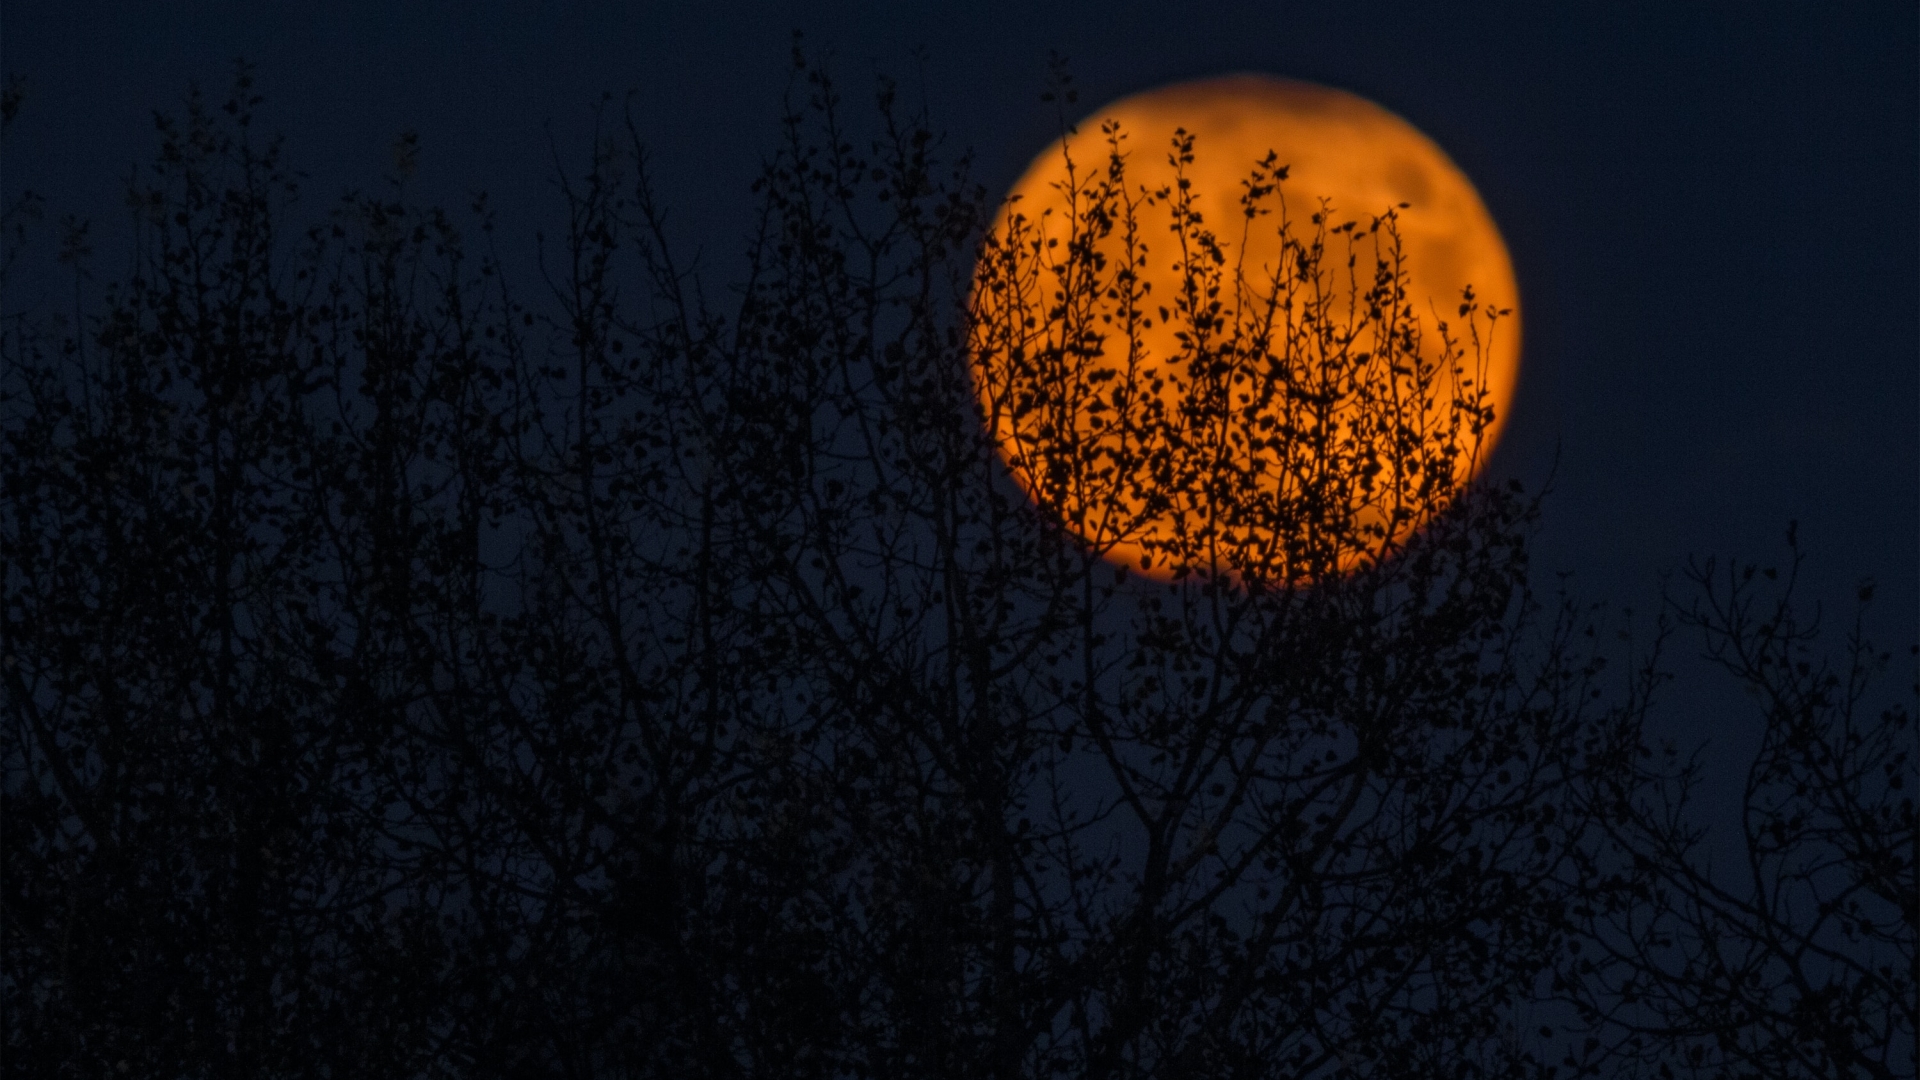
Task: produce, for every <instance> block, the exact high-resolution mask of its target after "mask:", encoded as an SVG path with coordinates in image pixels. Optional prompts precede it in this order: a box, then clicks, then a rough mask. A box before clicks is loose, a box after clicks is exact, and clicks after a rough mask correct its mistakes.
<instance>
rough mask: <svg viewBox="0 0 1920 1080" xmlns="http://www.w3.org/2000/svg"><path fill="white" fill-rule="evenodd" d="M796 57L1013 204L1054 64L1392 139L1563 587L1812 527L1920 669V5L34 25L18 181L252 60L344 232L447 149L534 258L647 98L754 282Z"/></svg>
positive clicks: (525, 9) (1505, 448)
mask: <svg viewBox="0 0 1920 1080" xmlns="http://www.w3.org/2000/svg"><path fill="white" fill-rule="evenodd" d="M796 28H798V29H801V30H803V31H805V33H806V40H807V43H808V46H809V48H810V50H812V51H814V52H815V53H817V54H820V55H824V56H828V57H830V58H831V60H832V65H833V67H834V69H835V70H836V72H837V73H838V75H839V76H840V78H841V81H842V84H843V86H844V87H845V89H846V91H847V95H846V96H847V98H848V99H849V101H850V102H855V103H857V102H859V101H861V100H863V99H864V93H865V90H866V88H867V87H868V86H869V85H870V80H871V76H872V74H873V73H874V72H876V71H882V70H884V71H890V72H892V73H894V74H896V75H897V76H898V77H899V80H900V82H901V84H902V86H903V88H905V89H906V90H907V91H908V92H909V94H910V95H915V96H917V95H920V94H924V96H925V100H926V102H927V104H928V105H929V107H930V109H931V111H932V114H933V118H934V121H935V123H936V125H937V126H940V127H942V128H944V129H945V130H946V131H947V132H949V134H950V139H951V143H952V144H953V145H955V146H971V147H972V148H974V150H975V151H976V153H977V161H978V167H979V175H980V177H981V179H983V180H984V181H985V182H986V183H988V184H989V185H990V186H992V187H994V188H996V189H1004V187H1005V185H1007V184H1008V183H1010V182H1011V181H1012V179H1013V178H1014V176H1015V175H1016V174H1017V173H1018V171H1019V169H1020V168H1021V166H1022V165H1024V163H1025V162H1026V161H1027V159H1028V158H1029V157H1030V156H1031V155H1032V154H1034V153H1035V152H1037V151H1038V150H1039V149H1040V148H1041V147H1042V146H1043V145H1044V143H1045V142H1046V139H1047V137H1048V135H1049V133H1050V131H1051V125H1052V116H1051V113H1050V112H1049V111H1048V107H1047V106H1043V105H1041V104H1040V103H1039V101H1038V94H1039V91H1040V90H1041V89H1042V85H1043V81H1044V78H1045V74H1046V57H1047V54H1048V52H1049V50H1058V51H1059V52H1061V53H1063V54H1065V55H1066V56H1067V57H1069V58H1070V60H1071V64H1072V70H1073V71H1074V73H1075V75H1076V78H1077V81H1078V83H1079V85H1080V87H1081V93H1082V97H1081V106H1082V107H1083V108H1091V107H1093V106H1095V105H1097V104H1099V103H1100V102H1103V101H1106V100H1110V99H1112V98H1114V97H1118V96H1120V95H1122V94H1126V93H1129V92H1133V91H1137V90H1141V89H1145V88H1148V87H1151V86H1155V85H1158V84H1161V83H1165V82H1169V81H1173V80H1178V79H1183V78H1191V77H1197V76H1204V75H1214V74H1221V73H1226V72H1232V71H1263V72H1270V73H1275V74H1280V75H1285V76H1291V77H1296V78H1306V79H1312V80H1316V81H1320V82H1324V83H1328V84H1331V85H1334V86H1338V87H1342V88H1344V89H1348V90H1352V91H1355V92H1357V93H1360V94H1362V95H1364V96H1367V97H1370V98H1372V99H1374V100H1376V101H1378V102H1380V103H1381V104H1383V105H1385V106H1387V107H1388V108H1390V109H1393V110H1394V111H1396V112H1398V113H1400V114H1401V115H1403V116H1405V117H1406V118H1408V119H1409V120H1411V121H1412V122H1413V123H1414V124H1415V125H1416V126H1418V127H1420V128H1421V129H1423V130H1424V131H1426V132H1427V133H1428V134H1429V135H1430V136H1432V137H1433V138H1434V139H1435V140H1436V141H1437V142H1439V143H1440V144H1441V146H1443V147H1444V148H1445V149H1446V150H1447V151H1448V152H1449V153H1450V154H1452V156H1453V157H1454V158H1455V160H1456V161H1458V162H1459V163H1460V165H1461V166H1462V167H1463V168H1464V169H1465V170H1466V171H1467V173H1468V175H1469V176H1471V177H1472V178H1473V179H1474V181H1475V182H1476V183H1477V184H1478V186H1479V187H1480V190H1481V193H1482V196H1483V198H1484V199H1485V201H1486V202H1487V204H1488V206H1489V208H1490V209H1491V210H1492V212H1493V214H1494V217H1495V218H1496V220H1498V222H1499V223H1500V225H1501V227H1502V229H1503V230H1504V232H1505V233H1506V236H1507V239H1508V242H1509V245H1510V247H1511V249H1512V253H1513V256H1514V261H1515V264H1516V270H1517V273H1518V276H1519V280H1520V285H1521V292H1522V297H1523V302H1524V305H1525V315H1526V334H1527V339H1526V343H1525V356H1524V359H1523V370H1522V376H1521V387H1520V391H1519V396H1518V398H1517V400H1516V401H1515V403H1514V407H1513V410H1512V413H1511V421H1510V425H1509V427H1508V432H1507V435H1506V438H1505V440H1504V442H1503V445H1502V448H1501V451H1500V455H1499V458H1498V459H1497V462H1496V468H1497V469H1499V470H1501V471H1502V472H1507V473H1512V474H1516V475H1519V476H1521V477H1523V478H1525V479H1527V480H1528V481H1530V482H1534V483H1538V482H1539V481H1540V480H1541V479H1543V478H1544V477H1545V475H1546V474H1547V471H1548V469H1549V466H1550V464H1551V462H1552V460H1553V457H1554V454H1555V450H1556V448H1558V450H1559V453H1560V459H1559V460H1560V464H1559V471H1558V476H1557V480H1556V493H1555V495H1554V496H1553V498H1552V500H1551V502H1550V503H1549V506H1548V517H1547V521H1546V526H1545V533H1544V536H1543V538H1542V547H1541V549H1540V555H1541V558H1542V559H1543V561H1544V564H1545V566H1546V567H1547V568H1551V569H1566V570H1572V571H1575V572H1576V578H1575V581H1576V582H1577V583H1578V586H1579V588H1580V589H1581V591H1582V592H1584V593H1586V594H1587V595H1589V596H1592V597H1594V598H1606V599H1610V600H1612V601H1614V602H1615V603H1631V604H1636V605H1639V606H1641V607H1643V608H1644V607H1646V606H1648V605H1649V603H1650V601H1651V600H1652V598H1653V597H1654V596H1656V595H1657V590H1658V583H1659V575H1660V573H1661V572H1662V571H1664V570H1670V569H1672V568H1673V567H1675V566H1676V565H1677V564H1678V563H1679V562H1680V561H1681V560H1682V559H1684V558H1685V556H1686V555H1687V554H1688V553H1690V552H1701V553H1705V552H1714V551H1720V552H1731V553H1742V554H1748V555H1752V556H1755V557H1763V558H1771V557H1776V556H1777V555H1778V554H1779V552H1780V550H1781V544H1780V536H1781V533H1782V530H1783V528H1784V526H1785V525H1786V522H1787V520H1788V519H1789V518H1798V519H1799V520H1800V522H1801V536H1802V538H1803V541H1804V543H1805V544H1806V546H1807V547H1808V548H1809V549H1810V550H1811V552H1812V554H1813V558H1814V563H1813V567H1812V569H1813V571H1814V574H1815V578H1816V585H1817V587H1818V590H1819V592H1820V593H1821V595H1822V596H1823V597H1824V598H1825V599H1827V600H1829V601H1830V602H1836V603H1840V602H1843V601H1844V600H1845V599H1846V598H1848V597H1850V596H1851V589H1850V585H1851V583H1852V581H1853V580H1854V579H1855V578H1857V577H1859V576H1862V575H1871V576H1873V577H1875V578H1876V579H1878V580H1879V582H1880V585H1881V588H1880V600H1879V602H1878V604H1877V605H1876V606H1877V608H1878V611H1879V618H1878V624H1879V627H1880V629H1881V632H1882V634H1883V635H1884V636H1886V637H1888V638H1891V639H1893V640H1892V641H1890V642H1889V644H1904V643H1905V642H1907V641H1911V640H1913V639H1914V637H1915V636H1916V634H1915V612H1916V610H1917V609H1920V589H1917V588H1916V585H1917V583H1920V582H1917V579H1920V574H1917V572H1916V564H1917V562H1920V556H1917V553H1916V542H1917V538H1920V363H1917V357H1916V346H1917V344H1920V333H1917V331H1916V319H1917V317H1920V316H1917V311H1920V306H1917V300H1920V272H1917V259H1916V250H1917V240H1916V237H1917V236H1920V229H1917V228H1916V224H1917V223H1916V212H1917V210H1920V181H1917V169H1916V165H1917V154H1920V141H1917V138H1916V132H1920V115H1916V114H1917V113H1920V79H1917V76H1916V56H1920V47H1917V42H1916V21H1915V9H1914V6H1913V4H1911V3H1910V2H1900V3H1879V4H1869V3H1853V4H1818V5H1816V4H1811V3H1809V4H1800V5H1781V4H1765V3H1755V2H1751V0H1747V2H1741V3H1726V4H1709V3H1688V4H1674V3H1671V2H1668V3H1658V4H1641V5H1636V4H1627V3H1618V2H1608V3H1603V4H1581V5H1573V4H1542V3H1538V2H1537V0H1530V2H1526V3H1504V4H1496V3H1481V4H1459V3H1444V2H1433V3H1415V2H1401V3H1379V4H1336V3H1319V4H1312V5H1300V4H1290V3H1282V2H1276V0H1266V2H1261V3H1217V4H1199V5H1184V4H1175V3H1157V4H1130V3H1117V2H1109V3H1100V4H1089V3H1047V4H1039V3H1032V2H1026V3H1018V4H1013V3H998V2H985V0H981V2H970V3H952V4H940V5H932V4H920V5H914V4H907V3H899V2H894V3H858V4H856V3H838V4H828V3H777V4H776V3H762V2H753V3H725V2H712V3H703V4H694V3H686V4H678V5H664V4H656V5H643V4H637V3H630V4H585V3H573V4H559V3H520V4H505V3H497V2H480V3H451V2H421V3H404V4H402V3H396V2H394V0H380V2H359V0H352V2H350V0H327V2H324V3H317V2H313V0H301V2H298V3H292V2H284V0H248V2H244V3H195V2H179V3H167V4H154V3H105V2H100V3H84V4H81V3H71V2H67V0H10V2H9V3H8V4H7V5H6V8H5V13H4V22H3V23H0V63H4V67H5V69H6V71H7V72H9V73H15V74H21V75H25V76H26V77H27V78H28V80H29V84H28V86H29V96H28V99H27V102H26V105H25V109H24V111H23V114H22V116H21V119H20V121H19V123H18V124H17V125H16V128H15V131H14V132H13V133H12V135H11V136H10V138H9V142H8V145H7V147H6V149H5V155H6V156H5V160H4V162H3V163H0V168H3V169H4V173H3V175H0V181H3V182H4V186H5V189H6V191H7V193H9V194H11V193H13V192H16V191H18V190H20V189H21V188H23V187H27V188H32V189H34V190H37V191H40V192H42V193H43V194H45V195H47V196H48V197H49V202H50V204H51V209H52V210H53V211H54V213H55V214H56V215H57V214H58V213H61V212H64V211H69V210H71V211H74V212H77V213H80V214H82V215H86V216H92V217H95V218H99V219H102V223H103V224H106V223H108V222H109V221H110V220H111V219H113V218H114V216H115V215H116V214H117V213H118V207H119V204H120V203H119V198H118V186H117V181H118V178H119V177H121V176H123V175H124V174H125V171H126V168H127V166H128V165H129V164H130V163H131V162H133V161H136V160H140V159H143V158H145V157H147V156H148V155H149V154H150V153H151V150H152V144H153V143H152V127H151V123H150V120H149V117H150V114H151V112H152V110H154V109H155V108H171V107H174V106H176V105H177V103H178V102H179V100H180V98H181V96H182V93H183V91H184V89H185V87H186V85H187V83H188V82H189V81H190V80H197V81H199V82H200V83H202V84H203V85H205V86H207V87H208V88H209V89H210V90H215V91H217V90H221V89H224V88H225V86H226V84H227V81H228V79H229V75H230V70H231V62H232V59H233V58H234V57H235V56H240V55H244V56H246V57H247V58H249V59H251V60H253V61H254V62H255V63H256V64H257V66H258V71H259V77H260V89H261V91H262V92H264V93H265V94H266V95H267V97H268V103H267V105H266V107H265V108H264V109H263V111H262V120H263V122H264V123H265V124H266V125H267V126H269V127H272V128H277V129H279V130H282V131H284V132H286V133H287V134H288V136H289V137H290V144H289V145H290V149H291V152H292V154H293V156H294V158H295V160H296V161H297V162H298V163H299V164H300V165H301V167H303V168H305V169H307V170H308V171H309V172H310V173H311V174H312V177H313V180H312V183H311V185H310V190H311V191H312V192H313V195H314V199H313V207H314V213H315V214H319V213H321V212H323V210H324V204H325V202H326V201H327V199H328V198H329V197H330V196H332V195H334V194H337V193H338V192H339V191H340V190H341V189H342V188H344V187H346V186H348V185H358V186H362V187H373V186H376V185H377V184H378V183H379V177H380V174H381V172H382V171H383V169H384V168H385V167H386V163H387V153H388V150H387V148H388V146H389V144H390V142H391V140H392V138H393V137H394V135H395V134H396V133H397V132H399V131H401V130H403V129H414V130H417V131H418V132H419V133H420V137H421V144H422V160H421V174H420V178H419V180H418V181H417V183H418V184H419V188H417V189H416V191H419V192H422V193H431V194H438V195H441V196H443V197H445V198H446V199H447V200H448V201H449V202H450V203H453V204H455V205H461V204H463V203H464V200H463V199H462V198H461V193H462V192H464V191H466V190H468V189H471V188H480V187H484V188H487V189H489V190H491V191H492V192H493V193H494V194H495V198H496V202H497V203H498V205H499V206H500V208H501V210H502V211H503V223H504V224H505V225H506V226H507V232H508V235H509V237H515V238H517V241H518V242H520V243H521V244H522V250H523V251H526V250H530V249H531V233H532V218H531V217H529V216H528V215H529V214H530V213H532V212H535V211H536V210H543V211H545V212H550V211H551V209H552V204H551V203H550V202H545V201H543V193H544V191H545V185H546V181H547V179H548V177H549V176H550V175H551V172H550V159H549V151H548V147H549V142H548V135H547V131H548V125H549V123H550V124H551V130H552V132H553V133H554V137H555V139H556V141H557V144H558V145H559V147H560V149H561V150H562V152H563V153H575V154H577V152H578V151H580V150H581V148H582V141H581V138H580V135H581V132H582V131H583V130H584V127H585V123H586V120H587V118H588V116H589V112H590V107H591V105H592V103H593V101H594V100H595V99H596V98H597V97H598V96H599V93H600V91H602V90H610V91H613V92H614V93H615V94H617V95H618V94H624V93H626V92H628V91H632V92H634V95H635V96H634V98H633V100H634V102H635V105H636V111H637V114H638V116H639V119H640V123H641V125H642V129H643V132H644V133H645V134H646V136H647V137H648V138H649V140H650V141H651V143H652V146H653V149H654V152H655V161H656V165H657V167H658V173H659V175H658V179H659V186H660V189H661V191H662V193H663V194H664V196H665V197H666V199H667V201H668V202H669V204H670V205H672V206H673V207H674V208H675V210H674V213H675V217H674V224H675V227H676V231H677V234H678V236H679V238H680V239H681V240H682V241H684V242H687V243H690V244H700V245H703V246H704V247H705V248H706V250H707V251H708V253H709V254H708V256H707V260H708V261H707V265H708V266H709V267H710V268H711V269H713V270H715V271H716V272H724V270H725V268H726V267H727V266H728V265H729V263H728V261H727V259H728V257H729V256H730V255H731V254H732V252H733V251H734V250H736V249H737V247H738V241H739V239H740V237H741V236H742V235H743V234H744V232H745V227H746V226H745V221H744V218H743V216H742V215H743V212H744V211H745V210H746V209H747V208H748V207H749V206H750V196H749V194H748V190H747V189H748V185H749V183H750V182H751V181H752V179H753V176H754V172H755V167H756V164H757V162H758V161H759V160H760V159H761V156H762V155H763V153H764V152H765V151H766V150H767V149H768V148H769V146H770V145H771V139H772V137H773V135H774V129H775V120H776V117H777V115H778V110H779V104H780V97H781V94H782V91H783V89H784V88H785V87H786V86H787V82H788V65H787V56H788V50H789V44H790V33H791V31H792V30H794V29H796ZM523 223H524V224H523ZM30 287H31V286H30V285H29V286H27V288H30ZM19 299H20V298H19V297H18V296H16V297H15V298H11V299H9V301H8V303H9V306H15V305H16V304H17V303H18V301H19ZM1682 700H1685V695H1683V696H1682ZM1709 711H1710V712H1717V711H1718V710H1709ZM1678 720H1679V722H1680V723H1681V724H1682V725H1683V726H1691V725H1689V722H1688V721H1687V720H1686V719H1685V718H1684V717H1681V718H1678ZM1698 720H1699V725H1698V726H1697V727H1696V730H1697V732H1698V733H1699V734H1703V735H1704V734H1707V733H1708V731H1709V730H1712V729H1714V728H1718V727H1719V726H1720V725H1722V724H1726V723H1729V722H1730V721H1729V720H1728V718H1726V717H1724V716H1722V717H1719V718H1717V719H1715V720H1713V721H1711V722H1709V721H1708V720H1707V718H1706V717H1705V716H1700V717H1699V718H1698ZM1716 734H1719V732H1716ZM1733 737H1734V738H1735V739H1736V741H1737V739H1738V736H1737V735H1734V736H1733Z"/></svg>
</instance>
